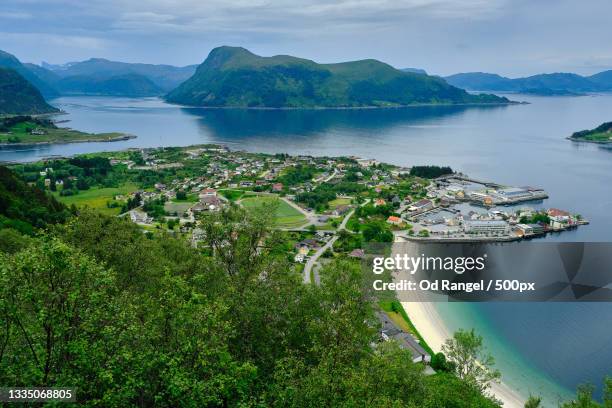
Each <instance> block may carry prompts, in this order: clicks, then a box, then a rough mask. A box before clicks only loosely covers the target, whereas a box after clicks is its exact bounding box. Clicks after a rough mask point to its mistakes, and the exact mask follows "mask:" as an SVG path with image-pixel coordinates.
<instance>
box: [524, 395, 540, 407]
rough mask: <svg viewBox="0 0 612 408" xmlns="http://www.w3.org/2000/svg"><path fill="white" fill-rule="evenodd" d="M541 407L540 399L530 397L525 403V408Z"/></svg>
mask: <svg viewBox="0 0 612 408" xmlns="http://www.w3.org/2000/svg"><path fill="white" fill-rule="evenodd" d="M541 405H542V398H540V397H536V396H533V395H530V396H529V398H528V399H527V401H526V402H525V408H539V407H540V406H541Z"/></svg>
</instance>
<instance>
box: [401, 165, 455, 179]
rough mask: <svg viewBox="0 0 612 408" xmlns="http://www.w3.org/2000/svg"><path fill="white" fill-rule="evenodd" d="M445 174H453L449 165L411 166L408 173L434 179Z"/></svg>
mask: <svg viewBox="0 0 612 408" xmlns="http://www.w3.org/2000/svg"><path fill="white" fill-rule="evenodd" d="M447 174H453V169H451V168H450V167H440V166H413V167H412V168H411V169H410V175H411V176H414V177H421V178H426V179H434V178H437V177H440V176H445V175H447Z"/></svg>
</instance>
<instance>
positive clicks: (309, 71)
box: [167, 47, 509, 108]
mask: <svg viewBox="0 0 612 408" xmlns="http://www.w3.org/2000/svg"><path fill="white" fill-rule="evenodd" d="M167 100H168V101H169V102H173V103H178V104H185V105H195V106H210V107H272V108H282V107H291V108H299V107H392V106H404V105H415V104H466V103H467V104H470V103H508V102H509V101H508V100H507V99H506V98H499V97H497V96H494V95H471V94H469V93H467V92H466V91H464V90H462V89H459V88H456V87H454V86H450V85H449V84H447V83H446V82H445V81H444V80H443V79H441V78H438V77H432V76H427V75H423V74H415V73H411V72H403V71H400V70H397V69H395V68H393V67H391V66H390V65H387V64H385V63H382V62H380V61H376V60H361V61H353V62H344V63H337V64H317V63H316V62H313V61H310V60H306V59H302V58H296V57H292V56H288V55H277V56H274V57H260V56H258V55H255V54H253V53H251V52H250V51H248V50H246V49H244V48H239V47H219V48H215V49H214V50H212V51H211V52H210V54H209V55H208V58H206V60H205V61H204V62H203V63H202V64H201V65H200V66H199V67H198V69H197V71H196V73H195V74H194V75H193V76H192V77H191V78H190V79H188V80H187V81H185V82H184V83H183V84H181V85H180V86H179V87H178V88H177V89H175V90H174V91H172V92H170V93H169V94H168V95H167Z"/></svg>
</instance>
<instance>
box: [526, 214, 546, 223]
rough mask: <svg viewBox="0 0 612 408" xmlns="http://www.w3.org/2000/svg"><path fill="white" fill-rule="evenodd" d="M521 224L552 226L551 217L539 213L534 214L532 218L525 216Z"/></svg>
mask: <svg viewBox="0 0 612 408" xmlns="http://www.w3.org/2000/svg"><path fill="white" fill-rule="evenodd" d="M520 222H521V224H538V223H542V224H550V217H549V216H548V214H546V213H543V212H538V213H535V214H533V215H532V216H531V217H527V216H523V217H521V220H520Z"/></svg>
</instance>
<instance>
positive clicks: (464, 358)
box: [442, 329, 501, 393]
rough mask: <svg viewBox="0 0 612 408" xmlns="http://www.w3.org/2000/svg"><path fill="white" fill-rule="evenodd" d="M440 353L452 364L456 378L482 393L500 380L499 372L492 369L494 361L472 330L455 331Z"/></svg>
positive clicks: (480, 338) (480, 339) (479, 337)
mask: <svg viewBox="0 0 612 408" xmlns="http://www.w3.org/2000/svg"><path fill="white" fill-rule="evenodd" d="M442 352H443V353H444V354H445V355H446V358H447V360H448V361H450V362H451V363H453V364H454V366H455V367H454V371H455V374H456V375H457V377H459V378H460V379H462V380H464V381H465V382H466V383H467V384H469V385H470V386H472V387H473V388H475V389H477V390H478V391H480V392H482V393H486V392H487V390H488V389H489V388H490V387H491V384H492V383H493V382H498V381H499V379H500V378H501V373H500V372H499V370H497V369H495V368H494V367H493V366H494V365H495V359H494V358H493V356H492V355H491V354H489V353H488V352H487V350H486V348H485V346H484V343H483V339H482V336H480V335H478V334H477V333H476V331H475V330H474V329H472V330H470V331H466V330H458V331H456V332H455V333H454V334H453V338H452V339H448V340H446V342H445V343H444V345H443V346H442Z"/></svg>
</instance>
